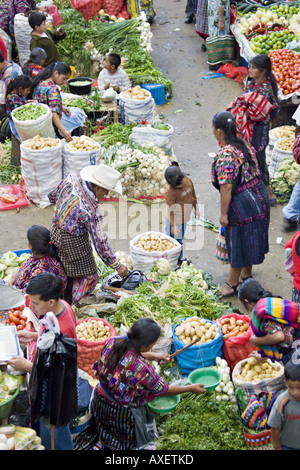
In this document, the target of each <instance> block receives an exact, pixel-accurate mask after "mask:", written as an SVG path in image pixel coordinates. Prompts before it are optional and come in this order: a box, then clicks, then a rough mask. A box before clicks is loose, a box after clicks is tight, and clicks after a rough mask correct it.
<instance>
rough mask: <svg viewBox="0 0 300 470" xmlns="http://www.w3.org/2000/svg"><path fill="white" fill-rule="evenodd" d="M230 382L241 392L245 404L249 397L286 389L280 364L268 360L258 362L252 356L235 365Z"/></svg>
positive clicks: (282, 368)
mask: <svg viewBox="0 0 300 470" xmlns="http://www.w3.org/2000/svg"><path fill="white" fill-rule="evenodd" d="M232 382H233V385H234V387H235V389H240V390H241V392H242V395H243V397H244V401H245V403H247V402H248V401H249V399H250V397H251V395H257V394H259V393H260V392H273V391H275V390H284V389H285V388H286V385H285V380H284V367H283V365H282V364H281V363H280V362H272V361H271V360H270V359H266V360H265V361H263V362H258V361H257V360H256V359H255V357H253V356H250V357H248V358H246V359H243V360H242V361H240V362H238V363H237V364H236V366H235V367H234V369H233V371H232Z"/></svg>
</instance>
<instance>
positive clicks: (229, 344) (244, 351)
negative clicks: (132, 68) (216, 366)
mask: <svg viewBox="0 0 300 470" xmlns="http://www.w3.org/2000/svg"><path fill="white" fill-rule="evenodd" d="M230 317H234V318H235V319H236V320H243V321H244V322H245V323H249V324H250V321H251V319H250V317H248V316H247V315H242V314H238V313H230V314H228V315H223V316H222V317H221V318H218V319H217V320H216V323H217V325H219V326H220V327H222V326H221V325H222V323H221V322H222V320H224V319H225V318H230ZM252 334H253V332H252V329H251V327H250V326H249V328H248V330H247V331H246V332H245V333H244V334H240V335H238V336H231V337H230V338H227V339H224V336H223V341H224V344H223V354H224V359H225V360H226V361H227V363H228V365H229V367H230V369H231V370H233V368H234V367H235V366H236V364H237V363H238V362H240V361H241V360H243V359H246V358H247V357H248V356H249V354H250V353H251V352H252V351H255V350H256V348H255V346H253V345H252V344H251V343H250V341H249V340H250V337H251V335H252Z"/></svg>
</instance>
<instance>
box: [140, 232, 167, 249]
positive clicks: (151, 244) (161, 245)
mask: <svg viewBox="0 0 300 470" xmlns="http://www.w3.org/2000/svg"><path fill="white" fill-rule="evenodd" d="M135 246H136V247H138V248H141V249H142V250H145V251H149V252H152V251H162V252H164V251H168V250H172V249H173V248H175V247H176V245H175V243H173V242H171V240H169V239H168V238H165V237H164V236H162V235H154V234H148V235H143V236H142V237H141V238H139V239H138V241H137V242H136V243H135Z"/></svg>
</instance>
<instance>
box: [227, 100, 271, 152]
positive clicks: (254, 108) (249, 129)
mask: <svg viewBox="0 0 300 470" xmlns="http://www.w3.org/2000/svg"><path fill="white" fill-rule="evenodd" d="M272 109H274V106H273V105H272V104H271V103H270V102H269V100H268V99H267V98H266V97H264V96H262V95H261V94H260V93H255V92H249V93H244V94H243V95H241V96H238V97H237V98H235V99H234V100H233V101H232V103H231V104H230V105H229V106H228V107H227V109H226V111H229V112H230V113H231V114H232V115H233V116H234V118H235V121H236V128H237V132H238V133H239V134H240V135H241V137H243V138H244V139H245V140H246V141H247V142H248V143H249V144H250V143H251V142H252V137H253V128H254V124H255V122H257V121H263V120H264V119H265V118H266V117H267V116H268V115H269V113H270V112H271V111H272Z"/></svg>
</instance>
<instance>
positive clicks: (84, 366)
mask: <svg viewBox="0 0 300 470" xmlns="http://www.w3.org/2000/svg"><path fill="white" fill-rule="evenodd" d="M89 320H91V318H84V319H82V320H78V322H77V325H80V324H81V323H84V322H88V321H89ZM92 320H95V321H101V322H103V323H104V326H108V328H109V334H110V337H111V336H116V334H117V332H116V329H115V328H114V327H113V326H112V325H111V324H110V323H109V322H108V321H106V320H104V318H94V317H93V318H92ZM106 341H107V339H105V340H103V341H90V340H84V339H80V338H77V350H78V353H77V362H78V368H79V369H81V370H83V371H85V372H86V373H87V374H89V375H90V376H91V377H93V378H96V377H95V372H94V369H93V366H94V364H95V362H97V361H98V359H99V357H100V354H101V351H102V349H103V346H104V345H105V343H106Z"/></svg>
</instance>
